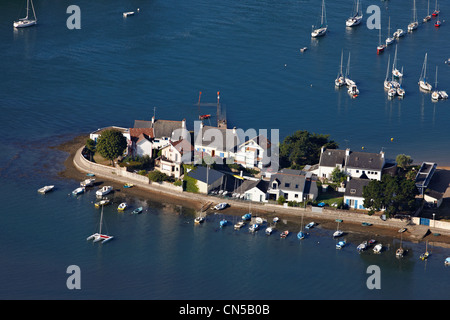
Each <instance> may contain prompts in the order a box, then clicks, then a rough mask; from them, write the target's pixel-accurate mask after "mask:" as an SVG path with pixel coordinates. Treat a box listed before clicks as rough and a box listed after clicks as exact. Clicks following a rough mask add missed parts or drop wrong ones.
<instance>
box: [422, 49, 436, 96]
mask: <svg viewBox="0 0 450 320" xmlns="http://www.w3.org/2000/svg"><path fill="white" fill-rule="evenodd" d="M427 55H428V53H425V59H424V61H423V66H422V72H421V73H420V78H419V88H420V89H422V90H425V91H427V92H429V91H431V90H432V89H433V87H432V86H431V84H429V83H428V82H427Z"/></svg>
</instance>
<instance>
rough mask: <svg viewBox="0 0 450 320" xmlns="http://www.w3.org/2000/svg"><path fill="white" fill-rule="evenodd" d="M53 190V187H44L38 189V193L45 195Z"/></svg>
mask: <svg viewBox="0 0 450 320" xmlns="http://www.w3.org/2000/svg"><path fill="white" fill-rule="evenodd" d="M54 188H55V186H54V185H51V186H44V187H42V188H40V189H38V192H39V193H47V192H50V191H52V190H53V189H54Z"/></svg>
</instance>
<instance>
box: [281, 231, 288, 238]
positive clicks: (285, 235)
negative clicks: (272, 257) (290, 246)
mask: <svg viewBox="0 0 450 320" xmlns="http://www.w3.org/2000/svg"><path fill="white" fill-rule="evenodd" d="M288 235H289V231H288V230H285V231H283V232H282V233H280V237H281V238H286V237H287V236H288Z"/></svg>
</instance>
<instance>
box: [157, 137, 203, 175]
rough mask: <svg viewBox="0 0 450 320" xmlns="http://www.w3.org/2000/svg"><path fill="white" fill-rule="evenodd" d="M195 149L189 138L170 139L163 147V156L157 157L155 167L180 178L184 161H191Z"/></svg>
mask: <svg viewBox="0 0 450 320" xmlns="http://www.w3.org/2000/svg"><path fill="white" fill-rule="evenodd" d="M193 150H194V148H193V146H192V144H191V143H190V142H189V141H188V140H185V139H182V140H178V141H175V142H172V141H170V143H169V144H168V145H167V146H165V147H163V148H162V149H161V156H160V157H158V158H157V159H156V164H155V169H157V170H159V171H161V172H163V173H165V174H167V175H168V176H173V177H175V178H177V179H179V178H180V176H181V175H182V174H183V163H191V160H192V151H193Z"/></svg>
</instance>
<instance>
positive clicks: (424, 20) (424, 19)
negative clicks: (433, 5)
mask: <svg viewBox="0 0 450 320" xmlns="http://www.w3.org/2000/svg"><path fill="white" fill-rule="evenodd" d="M430 20H431V14H430V0H428V9H427V16H426V17H425V18H423V22H428V21H430Z"/></svg>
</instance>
